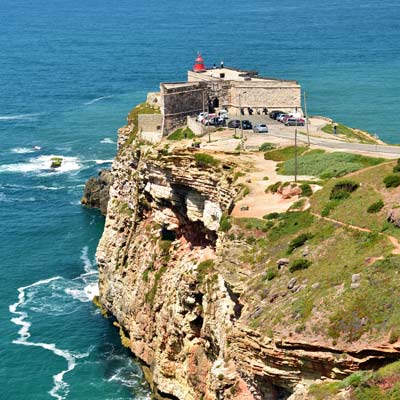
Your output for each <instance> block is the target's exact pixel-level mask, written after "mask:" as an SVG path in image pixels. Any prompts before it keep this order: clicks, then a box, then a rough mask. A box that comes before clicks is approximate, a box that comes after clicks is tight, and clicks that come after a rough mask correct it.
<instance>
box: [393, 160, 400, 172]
mask: <svg viewBox="0 0 400 400" xmlns="http://www.w3.org/2000/svg"><path fill="white" fill-rule="evenodd" d="M393 172H400V164H399V163H398V162H397V164H396V165H395V166H394V167H393Z"/></svg>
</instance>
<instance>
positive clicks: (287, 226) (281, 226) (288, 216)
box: [268, 211, 314, 241]
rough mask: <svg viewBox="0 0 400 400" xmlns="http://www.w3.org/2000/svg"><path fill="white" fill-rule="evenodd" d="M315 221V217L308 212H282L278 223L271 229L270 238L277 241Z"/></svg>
mask: <svg viewBox="0 0 400 400" xmlns="http://www.w3.org/2000/svg"><path fill="white" fill-rule="evenodd" d="M313 222H314V217H313V216H312V215H311V214H310V213H308V212H302V211H294V212H288V213H285V214H281V216H280V218H279V219H278V223H277V224H276V225H274V226H273V228H272V229H271V230H270V232H269V235H268V237H269V239H270V240H272V241H276V240H279V239H280V238H282V237H287V236H289V235H293V234H296V233H297V232H299V231H301V230H302V229H306V228H308V227H310V226H311V225H312V223H313Z"/></svg>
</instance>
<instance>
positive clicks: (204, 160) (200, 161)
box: [194, 153, 219, 167]
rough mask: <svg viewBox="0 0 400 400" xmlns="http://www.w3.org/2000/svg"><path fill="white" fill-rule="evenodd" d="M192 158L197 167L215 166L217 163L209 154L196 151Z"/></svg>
mask: <svg viewBox="0 0 400 400" xmlns="http://www.w3.org/2000/svg"><path fill="white" fill-rule="evenodd" d="M194 159H195V160H196V164H197V166H198V167H209V166H212V167H216V166H218V165H219V161H218V160H217V159H215V158H214V157H213V156H211V155H210V154H205V153H196V154H195V155H194Z"/></svg>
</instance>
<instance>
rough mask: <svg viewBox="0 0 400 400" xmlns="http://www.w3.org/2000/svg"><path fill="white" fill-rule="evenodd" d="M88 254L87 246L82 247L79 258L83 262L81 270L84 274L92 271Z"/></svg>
mask: <svg viewBox="0 0 400 400" xmlns="http://www.w3.org/2000/svg"><path fill="white" fill-rule="evenodd" d="M88 252H89V247H88V246H84V247H83V249H82V251H81V256H80V259H81V261H82V262H83V269H84V270H85V272H86V273H88V272H93V271H94V270H93V269H92V267H93V264H92V262H91V261H90V259H89V256H88Z"/></svg>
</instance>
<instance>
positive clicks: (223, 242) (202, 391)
mask: <svg viewBox="0 0 400 400" xmlns="http://www.w3.org/2000/svg"><path fill="white" fill-rule="evenodd" d="M127 132H129V128H124V129H121V130H120V138H119V146H120V149H119V153H118V156H117V158H116V159H115V161H114V163H113V166H112V171H111V174H112V182H113V183H112V185H111V188H110V200H109V202H108V210H107V218H106V223H105V230H104V233H103V236H102V238H101V241H100V244H99V246H98V250H97V262H98V266H99V273H100V278H99V288H100V302H101V304H102V306H103V307H104V309H105V310H107V311H108V312H109V313H110V314H112V315H113V316H114V317H115V319H116V321H117V322H118V324H119V326H120V329H121V334H122V335H123V337H124V343H125V344H127V345H128V346H129V348H130V349H131V351H132V352H133V354H134V355H135V356H136V357H138V359H140V360H141V361H142V362H143V363H144V364H145V365H146V370H150V371H151V375H152V381H153V383H154V385H155V388H156V389H155V390H157V391H158V394H161V395H166V396H167V397H168V398H170V399H179V400H199V399H203V400H217V399H236V400H261V399H287V398H289V396H290V395H291V394H292V393H293V392H295V393H296V397H293V398H295V399H301V398H302V397H300V396H301V394H299V393H303V392H304V393H305V392H306V390H305V389H304V388H305V387H306V386H307V384H308V383H309V382H311V381H313V380H316V379H319V378H321V377H323V376H325V377H331V378H342V377H345V376H346V375H348V374H350V373H352V372H353V371H356V370H357V369H359V368H367V367H368V366H371V365H375V364H379V362H380V360H383V359H390V358H393V359H394V358H396V357H398V349H394V348H393V347H386V348H385V347H384V346H383V347H381V348H370V349H364V350H357V349H355V348H354V349H352V348H351V346H350V347H349V348H346V349H338V348H335V346H333V345H329V344H328V343H327V342H317V341H312V340H307V339H304V338H302V337H301V335H300V336H296V335H293V336H292V335H287V334H277V335H268V334H266V333H262V332H260V331H259V330H257V327H256V326H252V325H251V324H250V323H249V321H251V320H252V319H253V320H254V319H255V318H256V317H257V313H259V310H260V306H261V304H260V305H259V306H258V307H255V308H252V307H253V305H252V306H251V307H250V304H249V303H248V297H246V285H245V284H244V283H243V282H245V278H246V279H251V271H250V272H249V271H246V270H245V269H244V268H243V266H242V264H241V262H240V259H239V256H238V255H237V253H235V251H237V252H238V251H239V250H240V249H239V245H238V244H237V242H235V241H234V240H233V239H231V238H229V235H226V234H224V233H222V232H220V231H219V226H220V220H221V217H223V216H225V215H226V214H228V213H229V210H230V209H231V207H232V205H233V201H234V198H235V196H236V195H237V193H238V192H239V190H240V188H239V187H238V186H235V183H234V179H233V178H232V176H233V173H232V172H233V170H234V167H235V165H234V163H232V162H229V161H226V160H225V161H224V160H220V162H219V163H210V164H208V165H204V164H202V166H201V167H199V165H198V163H197V162H196V157H195V155H196V154H197V153H198V152H201V151H200V150H196V149H186V148H175V149H172V150H171V149H168V148H167V147H162V146H159V147H158V148H156V147H152V146H146V145H141V146H140V145H139V144H137V143H135V141H133V144H129V145H126V141H127V140H129V139H128V137H129V135H128V134H127ZM228 258H229V259H230V260H229V263H230V265H231V266H233V267H232V268H227V267H226V265H227V259H228ZM287 263H288V261H287V260H286V259H282V260H280V264H281V265H282V266H285V265H287ZM295 283H296V282H294V283H293V286H294V285H295ZM282 290H283V293H287V290H286V288H282ZM285 290H286V291H285ZM284 295H285V296H286V294H284ZM277 296H281V294H279V293H278V294H277ZM282 296H283V294H282ZM266 298H267V297H266ZM268 298H269V300H268V302H269V303H272V302H273V301H274V297H273V296H272V294H271V296H269V297H268ZM246 299H247V300H246ZM269 303H268V304H269ZM263 306H268V305H265V304H263ZM278 333H279V332H278ZM304 385H305V386H304ZM304 398H307V397H306V395H304Z"/></svg>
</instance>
